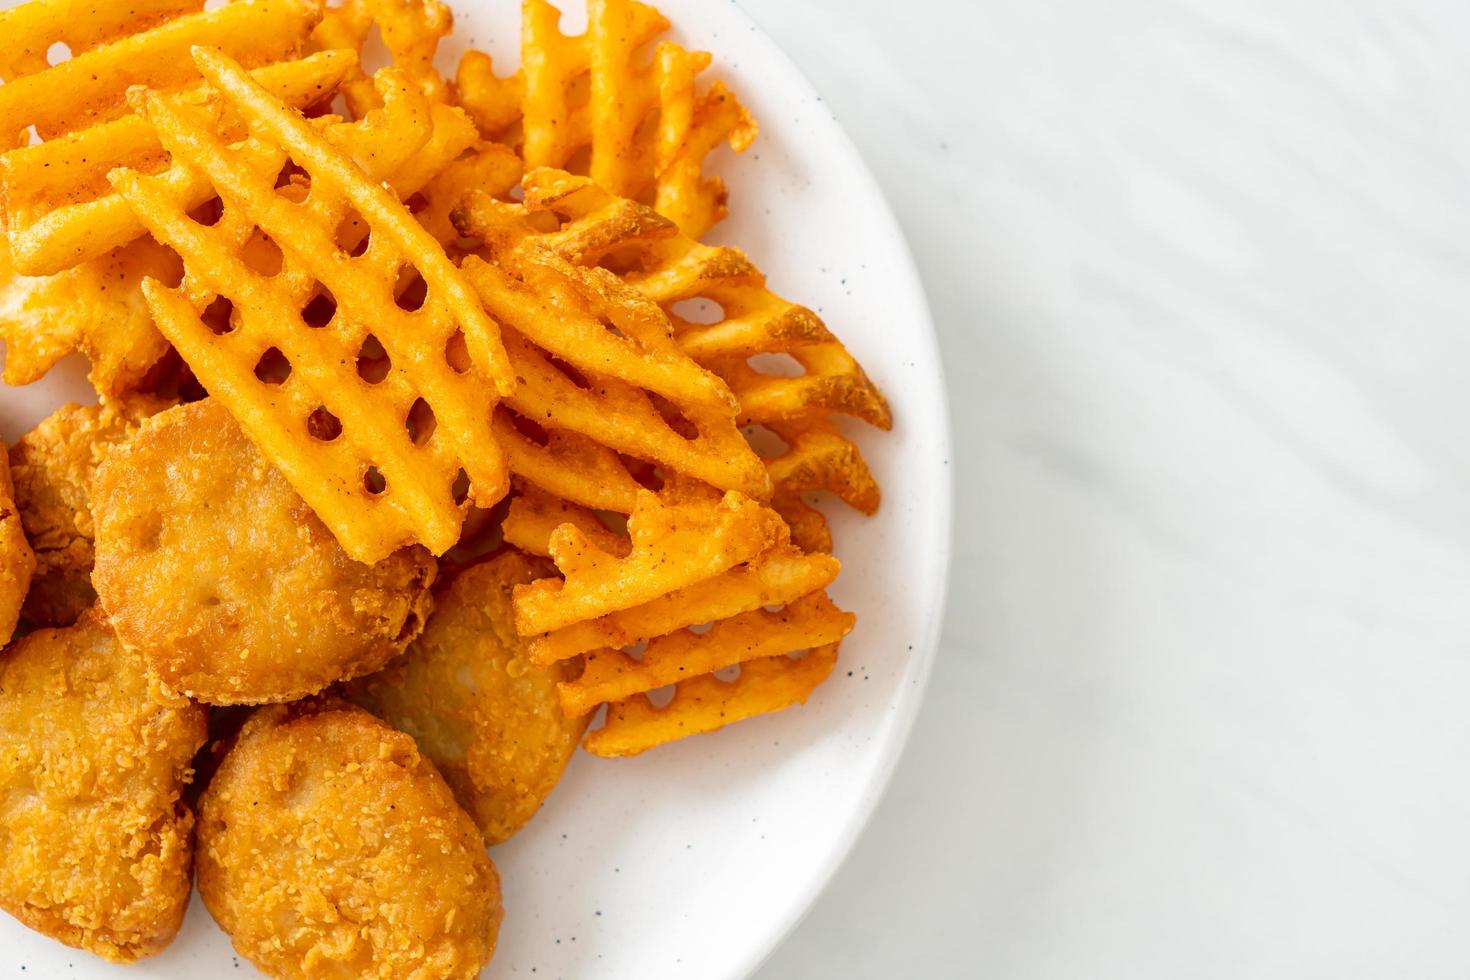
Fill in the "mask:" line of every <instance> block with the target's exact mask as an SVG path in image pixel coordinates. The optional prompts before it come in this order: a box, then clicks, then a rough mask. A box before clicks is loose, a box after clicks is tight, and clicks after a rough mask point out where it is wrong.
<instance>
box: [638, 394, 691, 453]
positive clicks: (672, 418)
mask: <svg viewBox="0 0 1470 980" xmlns="http://www.w3.org/2000/svg"><path fill="white" fill-rule="evenodd" d="M648 400H649V401H650V402H652V403H653V407H654V408H656V409H658V414H659V415H662V416H663V419H664V421H665V422H667V423H668V425H669V428H671V429H673V430H674V431H675V432H676V433H678V434H679V435H680V436H682V437H683V438H685V439H688V440H689V441H690V442H693V441H694V440H695V439H698V438H699V429H698V428H696V427H695V425H694V423H693V422H691V421H689V418H688V416H686V415H685V414H684V413H683V412H681V411H679V408H678V406H677V405H675V404H674V403H673V402H671V401H669V400H668V399H667V398H665V397H664V396H663V395H660V394H658V393H657V392H652V391H650V392H649V393H648Z"/></svg>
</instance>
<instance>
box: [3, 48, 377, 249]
mask: <svg viewBox="0 0 1470 980" xmlns="http://www.w3.org/2000/svg"><path fill="white" fill-rule="evenodd" d="M355 64H356V55H354V54H353V53H352V52H350V51H325V52H321V53H319V54H314V55H311V56H309V57H306V58H302V59H300V60H299V61H285V62H280V63H278V64H274V65H267V66H265V67H263V68H257V69H255V71H254V72H252V74H253V76H254V77H255V78H256V80H257V81H259V82H260V84H261V85H263V86H264V87H265V88H266V89H267V90H268V91H269V92H271V94H273V95H274V96H276V97H277V98H279V99H281V100H282V101H283V102H285V103H287V104H288V105H291V106H293V107H295V108H305V107H308V106H311V105H314V104H316V103H318V102H320V101H322V100H323V99H324V98H328V97H330V95H331V93H332V92H333V91H334V90H335V89H336V87H337V85H338V83H339V82H340V81H341V80H342V78H343V77H344V76H345V74H346V73H347V71H348V70H349V69H350V68H352V67H353V66H354V65H355ZM203 88H204V86H203V85H202V83H200V84H196V85H192V86H189V87H188V88H187V89H185V90H184V91H183V92H181V93H179V95H180V97H181V98H185V99H201V98H203ZM220 124H221V136H223V137H225V138H227V139H229V140H231V141H233V140H234V139H238V138H241V137H243V136H244V133H245V129H244V125H243V124H242V123H241V122H240V121H239V120H238V119H234V118H230V117H228V116H226V117H222V118H221V120H220ZM168 163H169V160H168V154H167V152H166V151H165V150H164V149H163V147H162V145H161V144H160V143H159V142H158V136H157V134H156V133H155V132H154V130H153V127H152V126H151V125H149V123H148V121H147V120H146V119H144V118H142V117H141V116H137V115H127V116H122V117H121V118H118V119H113V120H110V121H108V122H103V123H99V124H97V125H94V126H90V127H88V128H86V129H82V130H78V131H76V132H73V133H69V134H67V135H65V136H61V137H58V138H56V139H53V140H48V141H46V142H44V143H37V144H35V145H32V146H22V147H17V148H16V149H13V150H11V151H9V152H8V153H5V154H3V155H0V193H3V194H4V200H5V209H6V218H7V221H8V222H9V226H8V229H7V231H8V240H9V243H10V252H11V256H12V258H13V260H14V263H15V267H16V268H17V269H18V270H19V271H21V272H23V273H25V274H26V275H32V276H39V275H48V274H53V273H56V272H60V271H63V270H65V269H69V268H71V267H72V266H74V265H76V264H78V263H80V262H84V261H86V260H88V259H92V258H96V257H98V256H101V255H104V254H106V253H107V252H109V251H111V250H113V249H116V248H119V247H121V246H123V245H126V244H128V243H129V242H131V241H133V240H134V239H136V238H138V237H140V236H142V235H144V234H145V233H146V232H145V229H144V227H143V223H142V221H140V220H139V219H138V217H137V216H136V215H134V214H133V212H132V209H130V208H129V207H128V205H127V202H126V201H124V200H123V199H122V198H121V197H119V196H118V195H117V194H116V193H115V192H114V191H113V189H112V186H111V184H110V183H109V182H108V180H107V175H108V174H109V173H110V172H111V171H113V170H114V169H116V168H118V167H127V168H129V169H132V170H136V171H138V172H140V173H147V174H153V173H158V172H160V171H162V170H164V169H165V168H167V166H168ZM178 169H179V170H181V171H182V168H178ZM175 179H176V180H177V181H178V182H179V184H180V188H181V189H180V200H181V201H182V203H183V206H184V207H185V209H186V210H193V209H194V208H196V207H198V206H200V205H202V204H205V203H206V202H207V201H209V200H210V199H211V198H213V197H214V190H213V188H211V187H210V186H209V183H208V182H207V181H205V180H202V179H199V178H197V176H196V177H195V179H193V180H192V181H190V180H187V179H186V177H185V175H183V174H182V173H180V174H178V175H176V177H175Z"/></svg>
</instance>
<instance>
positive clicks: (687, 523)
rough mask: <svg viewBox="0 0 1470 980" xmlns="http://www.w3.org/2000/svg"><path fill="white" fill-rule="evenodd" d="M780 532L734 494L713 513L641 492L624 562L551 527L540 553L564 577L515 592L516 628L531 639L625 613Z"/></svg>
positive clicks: (775, 522) (761, 546)
mask: <svg viewBox="0 0 1470 980" xmlns="http://www.w3.org/2000/svg"><path fill="white" fill-rule="evenodd" d="M784 531H785V525H784V524H782V523H781V519H780V518H779V517H777V516H776V514H775V513H774V512H773V511H771V510H769V509H766V508H763V507H761V506H760V505H759V504H758V503H756V502H755V501H753V500H751V499H749V498H748V497H745V496H744V495H742V494H739V493H736V492H734V491H731V492H729V493H726V494H725V495H724V497H723V498H722V499H721V500H720V501H719V503H718V504H715V505H714V506H709V505H705V504H702V503H694V504H685V503H673V504H667V503H664V502H663V501H661V500H660V499H659V498H658V497H657V496H656V495H655V494H653V493H652V492H651V491H643V492H642V493H640V494H639V498H638V506H637V507H636V508H634V510H633V514H632V516H631V517H629V518H628V535H629V537H630V538H631V539H632V550H631V551H630V553H629V554H628V555H627V556H626V557H623V558H619V557H616V556H614V555H610V554H608V553H607V552H605V551H602V550H601V549H599V548H598V547H597V546H596V545H594V544H593V543H592V542H591V541H590V540H589V539H588V537H587V535H585V534H583V533H582V532H581V531H579V530H578V529H577V528H576V527H573V526H571V525H566V526H563V527H559V528H557V530H556V532H555V533H554V534H553V535H552V536H551V542H550V546H549V549H548V550H549V551H550V552H551V557H552V560H553V561H555V562H556V566H557V568H558V569H560V570H561V573H562V574H563V575H564V576H566V578H565V579H564V580H562V579H543V580H541V581H539V582H534V583H532V584H530V585H526V586H518V587H517V588H516V593H515V612H516V628H517V629H518V630H520V632H521V635H522V636H531V635H534V634H536V633H546V632H549V631H551V630H554V629H560V628H561V627H563V626H568V625H570V624H572V623H578V622H581V621H583V620H587V619H594V618H596V617H598V616H605V615H607V614H608V613H612V612H617V611H619V610H623V609H630V608H632V607H634V606H638V605H641V604H642V603H645V602H648V601H650V600H652V599H656V598H658V597H659V596H662V595H667V594H668V593H670V592H672V591H674V590H675V589H680V588H683V587H685V586H688V585H692V584H694V583H696V582H702V581H704V580H705V579H709V578H713V577H714V576H716V575H719V574H720V573H721V572H724V571H727V570H729V569H730V568H732V567H734V566H735V565H738V564H740V563H741V562H745V561H749V560H750V559H751V558H754V557H755V556H756V555H758V554H760V553H761V552H762V551H764V550H766V548H768V547H770V546H771V545H772V544H773V543H775V542H776V541H777V540H778V538H779V536H780V535H781V533H782V532H784Z"/></svg>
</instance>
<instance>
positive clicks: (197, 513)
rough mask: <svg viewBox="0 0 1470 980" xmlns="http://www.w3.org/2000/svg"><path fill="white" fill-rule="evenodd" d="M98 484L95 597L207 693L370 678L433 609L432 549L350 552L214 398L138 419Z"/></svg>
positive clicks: (238, 693)
mask: <svg viewBox="0 0 1470 980" xmlns="http://www.w3.org/2000/svg"><path fill="white" fill-rule="evenodd" d="M94 489H95V493H94V495H93V498H92V504H93V513H94V514H95V515H96V522H97V545H96V548H97V560H96V568H95V569H94V571H93V575H92V583H93V584H94V585H95V586H96V587H97V595H98V599H99V601H100V602H101V604H102V607H103V608H104V609H105V610H106V611H107V614H108V615H109V616H110V617H111V619H112V624H113V628H114V629H116V630H117V634H118V637H119V638H120V639H121V640H122V641H123V642H124V643H126V644H128V645H129V646H132V647H135V648H137V649H139V650H141V651H143V652H144V655H145V656H146V657H147V659H148V662H149V664H150V665H151V666H152V667H153V669H154V670H155V671H157V672H158V674H159V676H160V677H161V678H162V679H163V680H164V681H165V682H166V683H168V684H170V685H172V686H173V687H174V688H176V689H177V690H179V691H182V692H183V693H185V694H188V695H189V696H191V697H193V698H196V699H198V700H200V701H207V702H209V703H211V704H259V703H263V702H270V701H289V700H293V699H295V698H299V697H302V696H304V695H307V694H312V693H315V692H317V691H320V690H322V689H323V688H325V687H326V686H327V685H329V684H331V683H332V682H334V681H338V680H345V679H349V678H353V677H357V676H360V675H362V674H366V673H371V672H372V671H375V670H378V669H380V668H381V667H383V666H384V665H385V664H387V663H388V661H389V660H391V659H392V658H393V657H395V656H397V655H398V654H399V653H401V652H402V651H403V648H404V647H406V646H407V645H408V643H409V642H410V641H411V640H413V638H414V637H416V636H417V635H418V634H419V631H420V629H422V626H423V621H424V619H425V618H426V617H427V616H428V612H429V609H430V607H431V604H432V599H431V598H430V595H429V586H430V584H431V583H432V582H433V580H434V575H435V572H436V565H435V562H434V559H433V557H432V556H431V555H430V554H429V553H428V552H427V551H425V550H424V549H423V548H417V547H415V548H406V549H404V550H402V551H399V552H397V553H395V554H393V555H390V556H389V557H388V558H386V559H384V560H383V561H381V562H379V563H377V564H376V565H364V564H362V563H360V562H356V561H353V560H352V559H351V558H349V557H348V556H347V553H346V552H345V551H343V550H342V547H341V545H339V544H338V543H337V539H336V538H334V537H333V536H332V533H331V532H330V531H328V530H327V528H326V526H325V525H323V524H322V522H321V521H320V520H318V519H317V517H316V515H315V514H313V513H312V512H311V509H310V508H309V507H307V506H306V504H305V502H303V501H302V499H301V498H300V497H299V496H297V494H296V491H294V490H292V489H291V485H290V484H288V483H287V482H286V479H285V477H283V476H282V475H281V473H280V471H279V470H277V469H276V468H275V467H274V466H272V465H271V464H270V463H268V462H266V460H265V458H264V457H263V456H261V454H260V452H259V451H258V450H257V449H256V448H255V446H254V444H252V443H251V442H250V440H249V439H247V438H246V437H245V435H244V433H243V432H241V430H240V427H239V426H238V425H237V424H236V423H235V421H234V419H233V418H231V417H230V414H229V413H228V412H227V411H225V409H224V407H223V406H221V405H218V404H216V403H215V402H214V401H213V400H212V399H206V400H204V401H202V402H196V403H194V404H192V405H180V406H178V407H176V408H171V409H169V410H168V411H166V412H162V413H160V414H158V415H155V416H153V418H151V419H149V420H148V421H146V422H144V423H143V424H142V426H141V427H140V428H139V429H138V432H137V434H136V435H135V436H134V437H133V438H132V439H131V440H129V442H128V443H127V444H126V445H125V446H122V447H119V448H118V449H117V451H116V452H114V453H112V454H110V455H109V457H108V459H107V460H106V461H105V462H104V463H103V465H102V467H101V469H99V470H98V473H97V480H96V484H95V487H94Z"/></svg>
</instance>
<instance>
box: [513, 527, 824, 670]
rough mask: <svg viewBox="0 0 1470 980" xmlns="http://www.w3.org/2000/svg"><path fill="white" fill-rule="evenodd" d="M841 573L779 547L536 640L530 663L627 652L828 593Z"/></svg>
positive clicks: (817, 556)
mask: <svg viewBox="0 0 1470 980" xmlns="http://www.w3.org/2000/svg"><path fill="white" fill-rule="evenodd" d="M840 568H841V566H840V565H839V564H838V562H837V559H835V558H833V557H832V556H831V555H827V554H802V553H801V552H800V551H798V550H797V549H796V548H793V547H791V546H790V545H778V546H777V547H774V548H771V549H770V550H768V551H766V552H764V553H763V554H761V555H759V556H757V557H756V558H755V559H754V560H752V561H750V562H748V563H747V564H744V565H737V566H736V567H734V568H732V569H730V570H729V571H727V572H723V573H721V574H719V575H716V576H714V577H713V578H709V579H706V580H704V581H702V582H697V583H695V584H693V585H688V586H685V587H684V588H682V589H675V590H674V591H672V592H669V593H668V594H667V595H662V596H659V597H658V598H656V599H651V600H649V601H648V602H645V603H643V604H642V605H638V606H634V607H632V608H631V609H625V610H622V611H621V612H615V613H610V614H608V615H606V616H600V617H598V618H597V619H591V620H585V621H583V622H579V623H572V624H571V625H569V626H563V627H562V628H560V629H557V630H553V631H551V632H550V633H547V634H545V635H544V636H538V637H535V638H534V639H532V640H531V646H530V650H531V659H532V660H533V661H534V662H535V663H539V664H546V663H555V662H556V661H558V660H565V659H566V658H568V657H575V656H577V655H578V654H581V653H589V652H591V651H593V650H597V649H599V648H601V647H624V646H628V645H629V644H632V643H636V642H638V641H639V640H646V639H651V638H653V637H658V636H664V635H665V634H668V633H672V632H674V631H675V630H679V629H683V628H685V627H688V626H697V625H699V624H700V623H708V622H713V621H716V620H721V619H726V618H728V617H730V616H738V615H740V614H741V613H745V612H750V611H751V610H753V609H760V608H762V607H765V606H780V605H785V604H786V603H788V602H793V601H795V600H796V599H799V598H801V597H802V596H804V595H809V594H811V593H813V592H818V591H820V590H822V589H825V588H826V587H827V586H828V585H830V584H832V581H833V579H835V578H837V572H838V570H839V569H840Z"/></svg>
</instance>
